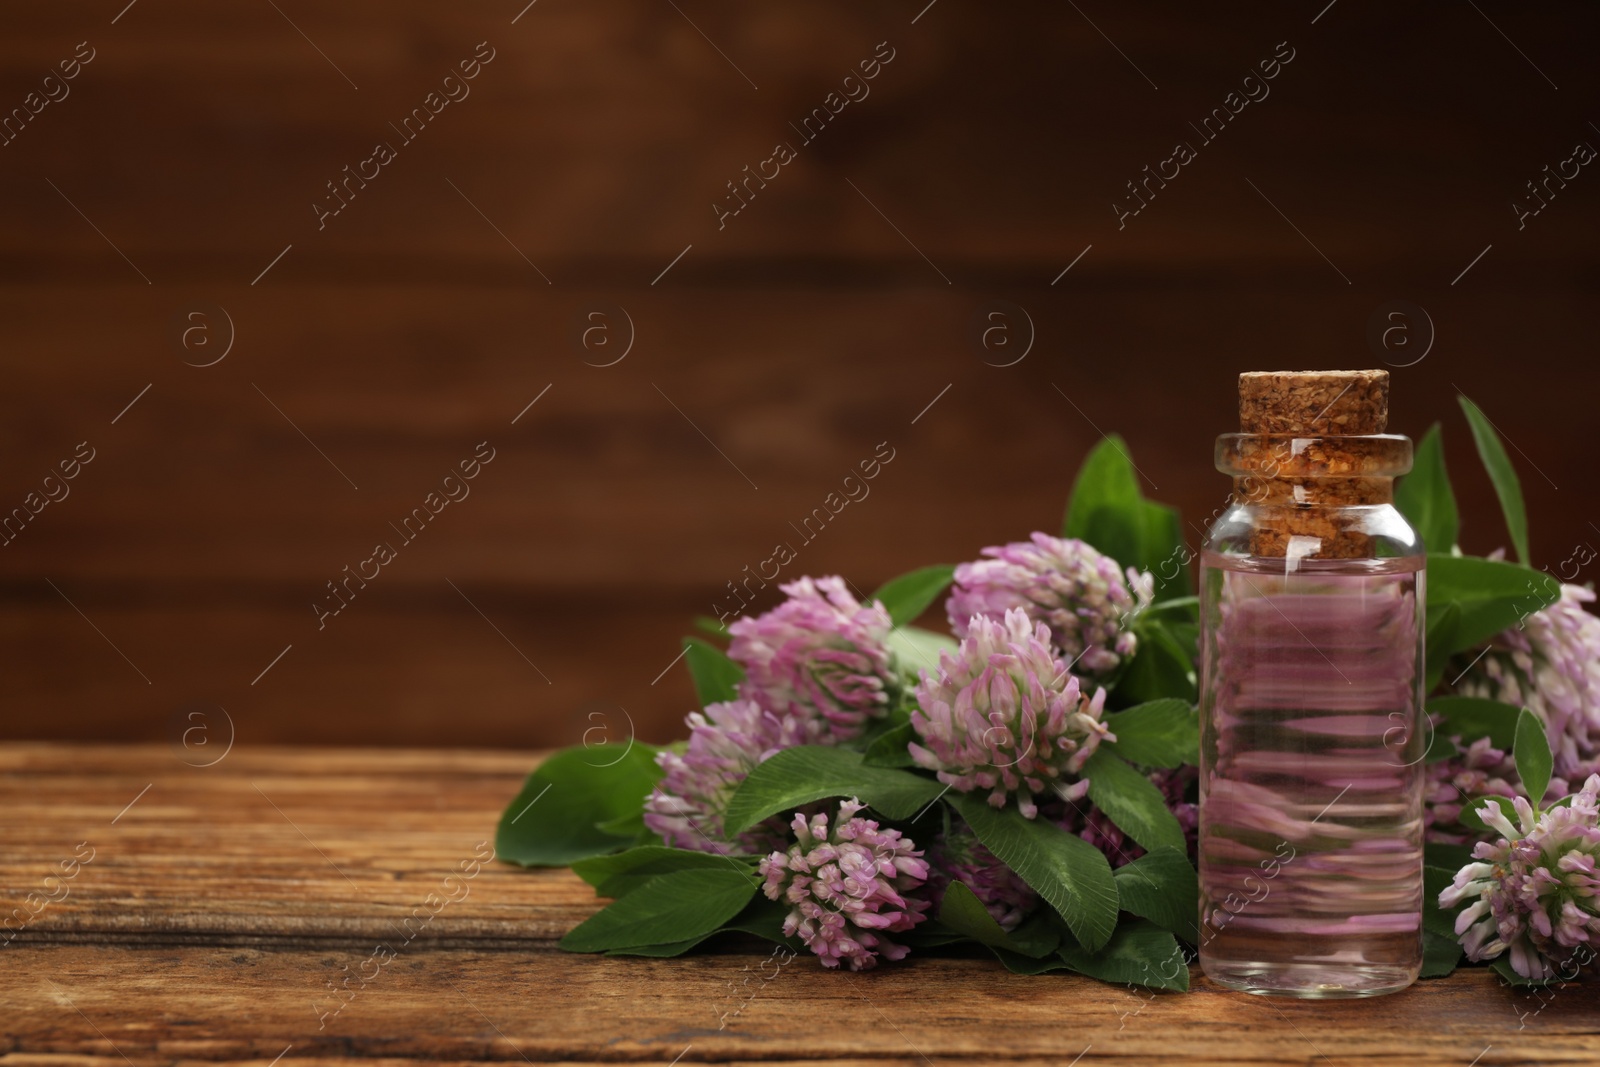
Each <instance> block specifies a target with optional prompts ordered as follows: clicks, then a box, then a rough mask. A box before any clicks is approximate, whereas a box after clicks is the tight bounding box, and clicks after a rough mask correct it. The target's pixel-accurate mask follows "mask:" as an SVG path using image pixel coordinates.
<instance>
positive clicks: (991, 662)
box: [908, 608, 1116, 819]
mask: <svg viewBox="0 0 1600 1067" xmlns="http://www.w3.org/2000/svg"><path fill="white" fill-rule="evenodd" d="M1105 698H1106V694H1105V690H1103V689H1097V690H1096V691H1095V694H1094V696H1093V697H1089V696H1085V695H1083V693H1082V692H1081V689H1080V686H1079V682H1078V679H1077V677H1076V676H1074V675H1073V674H1071V673H1070V672H1069V671H1068V670H1067V665H1066V663H1064V662H1063V661H1061V660H1059V659H1057V658H1056V656H1055V653H1054V652H1053V651H1052V649H1051V645H1050V629H1049V627H1047V626H1046V625H1045V624H1044V623H1042V622H1041V623H1038V624H1037V626H1035V625H1034V624H1032V623H1030V622H1029V619H1028V616H1027V615H1026V614H1024V613H1023V612H1022V611H1021V610H1019V609H1016V608H1012V609H1011V610H1009V611H1007V612H1006V613H1005V618H1004V619H1003V620H997V619H991V618H989V617H987V616H984V615H975V616H973V618H972V620H971V624H970V625H969V626H968V628H967V633H966V637H965V638H964V639H963V640H962V642H961V646H960V648H959V649H958V650H957V651H956V652H955V653H954V654H951V653H949V652H946V653H943V654H942V655H941V656H940V657H939V669H938V672H937V675H935V674H934V673H933V672H930V671H923V672H922V680H921V682H920V683H919V684H918V685H917V688H916V699H917V705H918V706H917V707H916V708H915V709H913V711H912V712H911V728H912V730H913V732H914V733H915V734H916V737H917V740H916V741H913V742H911V744H910V745H909V746H908V747H909V748H910V751H911V757H912V759H913V760H915V761H916V764H917V766H919V767H923V768H926V769H927V770H931V771H935V772H937V775H938V778H939V781H941V782H943V783H944V784H946V785H948V786H950V787H951V788H953V789H959V790H961V791H962V792H972V791H974V790H979V789H984V790H988V791H989V803H990V804H991V805H993V806H994V807H997V808H1003V807H1005V804H1006V799H1007V797H1008V796H1012V795H1014V796H1015V797H1016V801H1017V809H1018V810H1019V811H1021V812H1022V814H1023V816H1024V817H1026V818H1029V819H1031V818H1033V817H1034V816H1035V815H1036V814H1038V807H1037V805H1036V804H1035V802H1034V796H1035V794H1039V793H1044V792H1045V791H1046V790H1047V789H1053V790H1054V791H1055V792H1057V793H1059V794H1060V795H1061V796H1063V797H1066V798H1069V799H1076V798H1078V797H1081V796H1083V795H1084V793H1086V792H1087V791H1088V789H1089V783H1088V781H1087V780H1086V779H1079V778H1077V777H1076V776H1077V774H1078V772H1079V771H1081V770H1082V769H1083V764H1084V762H1085V761H1086V760H1088V758H1089V757H1090V756H1091V755H1093V754H1094V750H1095V749H1096V748H1097V747H1099V745H1100V742H1101V741H1102V740H1108V741H1114V740H1116V738H1114V737H1113V736H1112V735H1111V733H1110V731H1109V730H1108V729H1107V728H1106V725H1105V723H1103V722H1101V721H1100V715H1101V710H1102V708H1103V706H1104V705H1105Z"/></svg>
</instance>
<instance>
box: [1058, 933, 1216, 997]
mask: <svg viewBox="0 0 1600 1067" xmlns="http://www.w3.org/2000/svg"><path fill="white" fill-rule="evenodd" d="M1060 956H1061V958H1062V959H1063V960H1064V961H1065V962H1066V964H1067V966H1068V967H1070V968H1072V969H1073V970H1074V971H1077V972H1078V973H1079V974H1086V975H1088V976H1089V977H1090V978H1098V979H1100V980H1101V981H1102V982H1121V983H1123V984H1125V985H1139V986H1146V987H1148V988H1152V989H1174V990H1178V991H1180V992H1181V991H1185V990H1187V989H1188V988H1189V963H1188V961H1187V960H1186V959H1185V958H1184V955H1183V948H1182V947H1181V946H1180V945H1179V944H1178V941H1177V939H1176V938H1174V937H1173V936H1172V935H1171V934H1169V933H1167V931H1165V930H1163V929H1161V928H1160V927H1158V926H1156V925H1155V924H1153V923H1148V922H1145V921H1143V920H1140V919H1135V920H1134V921H1132V922H1125V923H1123V924H1121V925H1120V926H1118V927H1117V931H1116V933H1114V934H1112V935H1111V940H1110V941H1109V942H1108V943H1107V944H1106V946H1105V947H1104V948H1102V949H1101V950H1100V951H1098V952H1093V953H1091V952H1087V951H1085V950H1084V949H1082V948H1079V947H1078V946H1077V945H1063V946H1062V947H1061V950H1060Z"/></svg>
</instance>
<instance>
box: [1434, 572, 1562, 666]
mask: <svg viewBox="0 0 1600 1067" xmlns="http://www.w3.org/2000/svg"><path fill="white" fill-rule="evenodd" d="M1560 595H1561V583H1560V582H1558V581H1556V580H1555V579H1554V578H1552V577H1551V576H1550V575H1548V574H1545V573H1543V572H1541V571H1534V570H1529V569H1528V568H1527V567H1519V566H1517V565H1516V564H1515V563H1505V562H1502V561H1500V560H1493V559H1480V558H1478V557H1476V556H1443V555H1439V554H1437V553H1434V554H1432V555H1429V556H1428V642H1429V649H1428V652H1429V654H1430V656H1431V655H1432V653H1433V652H1434V651H1435V650H1438V651H1439V652H1441V653H1443V654H1445V655H1452V654H1454V653H1457V652H1464V651H1466V650H1467V649H1471V648H1476V647H1478V646H1479V645H1481V644H1483V643H1484V642H1485V641H1487V640H1489V638H1491V637H1493V636H1494V635H1495V634H1498V633H1499V632H1500V631H1501V630H1505V629H1507V628H1509V627H1512V626H1516V625H1518V624H1519V623H1520V622H1522V620H1523V619H1525V618H1526V617H1527V616H1529V615H1532V614H1533V613H1534V612H1536V611H1539V610H1540V609H1541V608H1545V607H1548V606H1549V605H1551V604H1553V603H1555V602H1556V600H1557V598H1559V597H1560ZM1451 606H1453V607H1454V608H1455V609H1456V611H1458V612H1459V617H1458V618H1457V619H1456V620H1455V623H1454V625H1452V626H1450V627H1448V629H1447V631H1442V630H1441V629H1440V627H1439V626H1438V625H1437V623H1438V621H1439V617H1440V616H1441V615H1442V614H1443V613H1444V611H1445V610H1446V608H1448V607H1451ZM1441 644H1442V645H1443V647H1440V646H1441Z"/></svg>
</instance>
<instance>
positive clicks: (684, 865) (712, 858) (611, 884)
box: [572, 845, 737, 897]
mask: <svg viewBox="0 0 1600 1067" xmlns="http://www.w3.org/2000/svg"><path fill="white" fill-rule="evenodd" d="M736 862H737V861H733V860H730V859H729V858H728V857H727V856H718V855H716V854H714V853H710V852H692V851H690V850H688V849H683V848H668V847H667V846H665V845H642V846H640V847H638V848H630V849H628V851H626V852H616V853H612V854H611V855H609V856H591V857H590V858H588V859H583V860H578V861H577V862H575V863H573V865H572V873H573V874H575V875H577V876H578V877H579V878H582V879H583V880H584V881H585V882H588V883H589V884H590V885H592V886H594V891H595V894H596V895H597V896H602V897H620V896H624V895H625V894H627V893H629V892H631V891H632V890H635V889H637V888H639V887H640V886H641V885H643V884H644V883H646V882H648V881H650V880H651V879H652V878H655V877H657V876H659V875H663V874H671V873H672V872H673V871H683V870H690V869H694V868H700V867H720V868H723V869H725V870H726V869H730V868H731V866H732V865H733V864H734V863H736Z"/></svg>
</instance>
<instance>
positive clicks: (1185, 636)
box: [1113, 616, 1199, 704]
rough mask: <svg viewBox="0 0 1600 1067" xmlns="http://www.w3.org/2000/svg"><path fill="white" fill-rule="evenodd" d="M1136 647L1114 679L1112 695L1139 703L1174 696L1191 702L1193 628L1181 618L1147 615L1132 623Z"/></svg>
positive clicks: (1193, 695) (1193, 691)
mask: <svg viewBox="0 0 1600 1067" xmlns="http://www.w3.org/2000/svg"><path fill="white" fill-rule="evenodd" d="M1134 633H1135V634H1137V635H1138V638H1139V647H1138V649H1136V650H1135V651H1134V654H1133V659H1132V660H1131V661H1130V662H1129V663H1128V665H1127V667H1126V669H1125V670H1124V671H1123V673H1122V674H1121V676H1120V677H1118V678H1117V680H1116V684H1115V688H1114V689H1113V695H1114V696H1115V698H1116V700H1117V702H1118V703H1122V704H1140V703H1150V702H1151V701H1155V700H1164V699H1168V698H1177V699H1178V700H1181V701H1183V702H1184V703H1186V704H1192V703H1194V702H1195V701H1196V700H1197V699H1198V698H1199V692H1198V690H1197V689H1196V688H1195V666H1194V656H1195V646H1194V639H1193V636H1192V633H1193V631H1192V630H1191V628H1190V627H1189V626H1188V625H1187V624H1185V623H1184V622H1183V621H1182V620H1169V619H1168V618H1166V617H1165V616H1154V617H1150V616H1147V617H1145V618H1142V619H1139V620H1138V621H1136V622H1135V623H1134Z"/></svg>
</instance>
